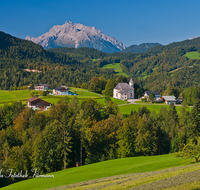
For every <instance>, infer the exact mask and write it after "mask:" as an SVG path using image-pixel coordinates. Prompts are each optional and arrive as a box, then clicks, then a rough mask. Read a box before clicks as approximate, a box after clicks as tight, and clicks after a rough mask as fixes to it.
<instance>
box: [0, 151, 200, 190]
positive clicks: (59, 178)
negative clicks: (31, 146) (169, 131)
mask: <svg viewBox="0 0 200 190" xmlns="http://www.w3.org/2000/svg"><path fill="white" fill-rule="evenodd" d="M188 164H191V160H184V159H181V158H177V157H174V155H173V154H167V155H161V156H141V157H131V158H123V159H115V160H110V161H104V162H99V163H95V164H90V165H85V166H82V167H76V168H71V169H67V170H62V171H59V172H55V173H52V174H53V175H54V178H34V179H29V180H26V181H22V182H19V183H15V184H12V185H10V186H7V187H5V188H2V189H5V190H6V189H7V190H9V189H20V190H26V189H47V188H54V187H57V186H64V187H63V189H67V188H68V187H65V185H69V184H74V183H79V182H83V181H88V180H94V179H99V178H104V179H101V180H100V181H101V182H102V183H107V182H108V181H110V182H115V180H120V179H121V180H122V178H123V177H120V176H119V177H115V179H113V180H109V179H110V178H109V177H110V176H116V175H124V174H131V173H132V174H131V175H125V176H124V178H125V180H126V179H130V178H132V180H133V181H131V184H129V183H130V181H129V183H128V184H126V186H127V187H129V188H131V187H134V185H136V184H139V185H141V184H145V183H147V182H154V181H156V179H164V178H166V177H168V176H175V172H171V173H169V172H168V173H166V174H167V175H164V176H159V175H160V174H162V172H160V171H159V172H157V173H154V174H157V175H156V176H155V177H154V178H151V177H150V179H149V178H147V179H144V180H143V177H148V176H149V175H148V174H145V173H142V172H152V171H158V170H162V169H166V168H171V167H178V166H185V165H188ZM197 168H200V166H199V165H198V167H197V166H194V167H193V165H191V169H188V170H187V171H189V170H190V171H194V170H197ZM172 170H173V169H172ZM179 173H181V171H179ZM182 173H183V171H182ZM164 174H165V173H164ZM133 176H134V177H133ZM135 176H137V177H139V176H140V178H139V179H137V178H135ZM150 176H152V175H150ZM141 177H142V178H141ZM134 178H135V179H134ZM138 180H139V181H138ZM140 180H142V181H140ZM135 181H136V182H135ZM127 182H128V181H127ZM84 184H85V185H88V184H89V185H96V184H97V183H96V182H95V183H94V181H93V184H92V183H90V182H85V183H82V185H81V186H79V187H78V186H77V187H75V186H72V187H75V189H77V188H79V189H83V188H84ZM100 185H103V184H100ZM115 185H116V184H115ZM85 188H86V189H87V188H90V187H87V186H86V187H85ZM121 188H122V186H121ZM121 188H120V189H121ZM115 189H116V187H115Z"/></svg>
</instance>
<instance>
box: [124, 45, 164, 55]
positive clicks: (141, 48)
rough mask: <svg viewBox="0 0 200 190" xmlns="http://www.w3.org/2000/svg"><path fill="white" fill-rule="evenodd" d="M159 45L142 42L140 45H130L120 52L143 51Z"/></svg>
mask: <svg viewBox="0 0 200 190" xmlns="http://www.w3.org/2000/svg"><path fill="white" fill-rule="evenodd" d="M158 45H161V44H159V43H142V44H140V45H131V46H129V47H127V48H126V49H123V50H122V51H120V53H144V52H146V51H147V50H149V49H151V48H152V47H154V46H158Z"/></svg>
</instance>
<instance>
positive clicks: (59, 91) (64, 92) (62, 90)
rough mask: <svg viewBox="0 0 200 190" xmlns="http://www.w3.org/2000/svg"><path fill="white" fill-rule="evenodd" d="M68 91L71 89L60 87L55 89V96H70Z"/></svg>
mask: <svg viewBox="0 0 200 190" xmlns="http://www.w3.org/2000/svg"><path fill="white" fill-rule="evenodd" d="M68 89H69V88H65V87H62V86H59V87H57V88H55V89H53V94H54V95H69V93H68V92H69V91H68Z"/></svg>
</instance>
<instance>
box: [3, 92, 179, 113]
mask: <svg viewBox="0 0 200 190" xmlns="http://www.w3.org/2000/svg"><path fill="white" fill-rule="evenodd" d="M70 90H71V91H73V92H76V93H77V94H78V95H77V96H76V97H77V98H78V99H79V100H80V101H82V100H83V99H87V98H92V99H96V101H97V102H99V103H101V104H102V105H103V106H106V102H105V97H103V96H102V95H101V94H98V93H93V92H89V91H87V90H86V89H81V88H70ZM30 93H31V91H30V90H15V91H5V90H0V106H3V105H4V103H10V102H14V101H21V102H22V103H23V104H26V100H27V99H28V98H30V97H31V96H30ZM64 97H65V96H52V95H48V96H44V97H43V96H42V97H40V98H42V99H43V100H45V101H47V102H50V103H51V104H56V103H57V102H58V100H59V99H61V98H64ZM67 97H68V98H69V99H72V98H73V97H74V96H72V95H69V96H67ZM111 100H112V101H113V102H115V103H116V104H117V105H121V106H119V111H120V112H121V113H122V114H130V113H131V111H132V110H133V111H137V110H138V108H140V107H142V106H146V107H147V108H148V109H149V110H150V111H155V112H156V113H158V112H159V110H160V108H161V106H167V107H169V106H168V105H165V104H158V105H156V104H151V103H147V104H145V103H141V104H129V103H128V102H127V101H122V100H119V99H116V98H111ZM122 104H127V105H122ZM176 109H177V111H178V113H179V112H180V106H177V107H176Z"/></svg>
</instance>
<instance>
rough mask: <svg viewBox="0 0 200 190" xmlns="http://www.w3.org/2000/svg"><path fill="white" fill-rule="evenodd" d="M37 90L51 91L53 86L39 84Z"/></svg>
mask: <svg viewBox="0 0 200 190" xmlns="http://www.w3.org/2000/svg"><path fill="white" fill-rule="evenodd" d="M35 90H51V86H50V85H49V84H38V85H37V86H35Z"/></svg>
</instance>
